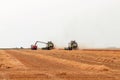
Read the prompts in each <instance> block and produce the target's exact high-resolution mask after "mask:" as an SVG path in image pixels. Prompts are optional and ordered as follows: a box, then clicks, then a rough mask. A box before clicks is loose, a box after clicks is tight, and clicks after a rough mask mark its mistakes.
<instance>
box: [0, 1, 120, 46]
mask: <svg viewBox="0 0 120 80" xmlns="http://www.w3.org/2000/svg"><path fill="white" fill-rule="evenodd" d="M119 4H120V0H1V1H0V38H1V39H0V47H20V46H23V47H29V46H30V45H31V44H33V43H34V42H35V41H36V40H40V41H49V40H52V41H53V42H55V43H56V45H57V46H58V47H60V46H65V45H66V44H67V43H68V41H70V40H76V41H77V42H79V44H80V45H81V46H85V47H108V46H116V47H120V36H119V35H120V5H119Z"/></svg>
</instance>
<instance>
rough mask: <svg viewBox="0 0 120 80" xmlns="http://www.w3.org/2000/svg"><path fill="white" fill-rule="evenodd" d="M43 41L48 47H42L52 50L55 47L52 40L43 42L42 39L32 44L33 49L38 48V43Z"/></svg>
mask: <svg viewBox="0 0 120 80" xmlns="http://www.w3.org/2000/svg"><path fill="white" fill-rule="evenodd" d="M38 42H39V43H42V44H46V47H44V48H42V49H44V50H51V49H54V44H53V43H52V42H51V41H48V42H47V43H46V42H42V41H36V42H35V44H34V45H31V50H37V48H38V46H37V43H38Z"/></svg>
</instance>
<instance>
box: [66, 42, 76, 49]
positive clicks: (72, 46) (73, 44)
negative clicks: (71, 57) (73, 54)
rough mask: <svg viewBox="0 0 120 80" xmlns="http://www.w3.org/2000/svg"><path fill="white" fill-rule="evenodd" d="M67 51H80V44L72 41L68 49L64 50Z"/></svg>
mask: <svg viewBox="0 0 120 80" xmlns="http://www.w3.org/2000/svg"><path fill="white" fill-rule="evenodd" d="M64 49H65V50H77V49H78V44H77V42H76V41H75V40H74V41H71V42H70V43H69V44H68V47H67V48H64Z"/></svg>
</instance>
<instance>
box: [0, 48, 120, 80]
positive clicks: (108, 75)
mask: <svg viewBox="0 0 120 80" xmlns="http://www.w3.org/2000/svg"><path fill="white" fill-rule="evenodd" d="M0 80H120V51H115V50H114V51H109V50H103V51H100V50H76V51H74V50H73V51H65V50H50V51H49V50H36V51H34V50H0Z"/></svg>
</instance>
